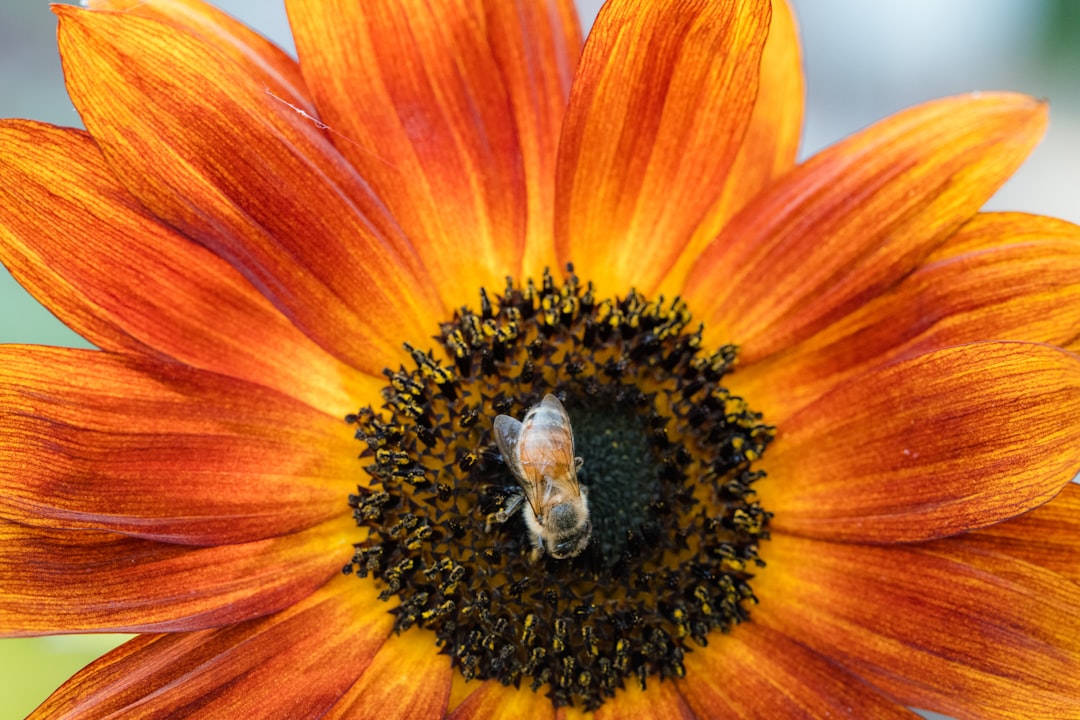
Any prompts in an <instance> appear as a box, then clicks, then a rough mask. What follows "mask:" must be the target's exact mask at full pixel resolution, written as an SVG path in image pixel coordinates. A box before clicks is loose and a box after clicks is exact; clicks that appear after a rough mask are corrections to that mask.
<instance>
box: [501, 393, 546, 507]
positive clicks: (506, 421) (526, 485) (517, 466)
mask: <svg viewBox="0 0 1080 720" xmlns="http://www.w3.org/2000/svg"><path fill="white" fill-rule="evenodd" d="M524 427H525V426H524V424H522V422H521V421H520V420H515V419H514V418H512V417H510V416H509V415H499V416H498V417H496V418H495V424H494V426H493V429H494V432H495V444H496V445H498V446H499V452H500V453H502V456H503V460H505V461H506V465H507V467H509V468H510V472H512V473H513V474H514V478H515V479H516V480H517V481H518V485H520V486H521V489H522V490H524V491H525V499H526V500H528V501H529V505H531V506H532V509H533V512H534V513H540V512H542V510H543V493H544V488H543V487H541V484H540V483H537V482H536V479H535V477H534V476H535V473H529V472H526V471H525V468H524V467H522V465H521V457H520V456H519V455H518V440H519V439H520V438H521V430H522V428H524Z"/></svg>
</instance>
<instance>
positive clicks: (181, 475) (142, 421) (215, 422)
mask: <svg viewBox="0 0 1080 720" xmlns="http://www.w3.org/2000/svg"><path fill="white" fill-rule="evenodd" d="M0 419H2V422H0V428H2V431H0V514H2V515H3V516H5V517H7V518H8V519H12V520H15V521H18V522H21V523H25V524H31V525H45V526H57V525H59V526H62V527H82V528H97V529H101V530H111V531H115V532H121V533H125V534H129V535H134V536H137V537H144V538H147V539H152V540H163V541H167V542H178V543H186V544H195V545H218V544H223V543H236V542H249V541H252V540H259V539H263V538H268V537H274V536H276V535H281V534H284V533H288V532H294V531H296V530H300V529H303V528H307V527H311V526H312V525H315V524H316V523H318V522H321V521H323V520H327V519H329V518H332V517H336V516H337V515H338V514H339V513H341V511H342V510H343V509H344V508H345V500H346V495H347V493H348V492H349V489H350V488H351V487H355V486H356V482H357V480H358V478H360V477H362V475H361V474H360V473H358V472H357V466H356V463H357V461H356V454H357V449H356V443H355V441H354V440H352V439H351V433H350V431H349V429H348V426H347V425H346V424H345V423H344V421H343V420H341V419H339V418H334V417H330V416H328V415H324V414H321V413H317V412H315V411H314V410H312V409H311V408H309V407H308V406H307V405H303V404H301V403H299V402H297V401H296V400H293V399H291V398H288V397H286V396H284V395H280V394H278V393H276V392H273V391H270V390H267V389H265V388H261V387H259V386H257V385H249V384H247V383H244V382H241V381H238V380H234V379H232V378H227V377H223V376H220V375H214V374H211V373H207V372H204V371H200V370H193V369H191V368H188V367H184V366H182V365H177V364H175V363H166V364H162V363H157V362H153V361H149V360H135V359H131V358H124V357H121V356H116V355H111V354H109V353H104V352H98V351H94V350H71V349H67V348H45V347H35V346H18V345H5V346H0Z"/></svg>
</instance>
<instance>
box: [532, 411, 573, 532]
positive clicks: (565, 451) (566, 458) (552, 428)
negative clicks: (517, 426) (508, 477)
mask: <svg viewBox="0 0 1080 720" xmlns="http://www.w3.org/2000/svg"><path fill="white" fill-rule="evenodd" d="M522 432H524V433H525V434H526V442H524V443H521V444H520V447H519V458H518V462H520V463H521V466H522V468H523V469H524V470H525V471H526V474H527V475H529V476H530V477H532V478H534V484H536V485H537V487H536V488H535V495H534V494H531V493H527V494H529V495H530V497H529V500H530V502H532V503H533V509H534V510H538V509H539V508H543V507H547V506H548V505H550V504H551V503H552V502H553V500H554V499H555V496H564V497H565V498H566V499H569V498H574V497H579V496H580V495H581V486H580V485H579V484H578V481H577V461H576V459H575V458H574V433H573V430H571V428H570V416H569V415H567V413H566V408H564V407H563V404H562V403H561V402H559V398H557V397H555V396H554V395H550V394H549V395H545V396H544V399H543V401H542V402H541V403H540V404H539V405H537V406H536V407H535V408H533V409H532V410H530V411H529V413H528V414H527V415H526V416H525V422H524V423H523V429H522ZM537 515H540V512H539V511H538V512H537Z"/></svg>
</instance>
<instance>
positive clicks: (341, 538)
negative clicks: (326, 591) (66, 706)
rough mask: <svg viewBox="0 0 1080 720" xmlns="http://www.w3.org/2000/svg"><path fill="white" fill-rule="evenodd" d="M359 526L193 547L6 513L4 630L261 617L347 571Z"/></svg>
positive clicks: (346, 521) (207, 624)
mask: <svg viewBox="0 0 1080 720" xmlns="http://www.w3.org/2000/svg"><path fill="white" fill-rule="evenodd" d="M350 526H351V527H352V529H353V530H354V531H355V527H356V525H355V523H353V522H352V518H351V517H349V516H348V515H347V514H345V515H344V516H343V518H340V519H338V520H333V521H330V522H329V523H325V524H323V525H320V526H316V527H315V528H312V529H311V530H306V531H304V532H301V533H296V534H294V535H284V536H281V537H276V538H272V539H270V540H261V541H258V542H253V543H244V544H240V545H220V546H217V547H206V548H191V547H187V546H183V545H174V544H170V543H160V542H153V541H150V540H141V539H139V538H133V537H128V536H125V535H117V534H115V533H107V532H99V531H96V530H66V529H65V530H57V529H53V528H40V527H31V526H27V525H19V524H16V523H11V522H8V521H5V520H0V542H2V543H3V548H4V552H3V553H2V554H0V587H3V599H2V600H0V634H3V635H5V636H9V637H11V636H21V635H47V634H50V633H59V632H177V631H186V630H202V629H205V628H211V627H219V626H222V625H227V624H229V623H236V622H242V621H245V620H250V619H252V618H257V617H262V616H264V615H268V614H270V613H273V612H277V611H278V610H281V609H283V608H287V607H289V606H290V605H292V604H294V603H296V602H298V601H300V600H302V599H304V598H306V597H307V596H308V595H310V594H311V593H313V592H314V591H315V590H317V589H318V588H319V587H320V586H321V585H323V584H324V583H325V582H326V581H327V580H329V579H330V578H331V577H333V576H334V575H336V574H340V572H341V566H342V565H344V564H345V562H347V561H348V559H349V558H350V557H351V556H352V541H353V540H354V539H355V538H353V537H352V535H351V534H350V532H349V530H350Z"/></svg>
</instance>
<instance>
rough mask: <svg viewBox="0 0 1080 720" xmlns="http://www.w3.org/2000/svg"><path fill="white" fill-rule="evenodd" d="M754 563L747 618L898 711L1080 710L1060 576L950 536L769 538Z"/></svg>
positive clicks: (1073, 603) (1078, 635) (1075, 634)
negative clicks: (832, 665) (870, 542)
mask: <svg viewBox="0 0 1080 720" xmlns="http://www.w3.org/2000/svg"><path fill="white" fill-rule="evenodd" d="M762 557H763V558H764V559H765V560H766V562H768V566H767V567H766V569H765V570H763V571H762V572H761V574H760V575H759V576H758V577H757V578H755V580H754V581H753V585H754V593H755V594H756V595H757V596H758V598H759V599H760V605H759V606H758V607H756V608H755V609H754V610H753V612H752V620H751V622H753V623H761V624H764V625H766V626H768V627H770V628H773V629H778V630H780V631H781V632H783V633H784V634H786V635H788V636H790V637H791V638H793V639H794V640H795V641H797V642H799V643H801V644H802V645H805V646H806V647H810V648H813V649H814V650H816V651H818V652H820V653H822V654H825V655H827V656H828V657H830V658H832V659H833V660H834V661H835V662H837V663H839V664H841V665H843V666H845V667H847V668H849V669H851V671H852V672H854V673H856V674H858V675H860V676H862V677H863V678H865V679H866V680H867V681H868V682H870V683H872V684H873V685H876V686H877V687H879V688H881V690H882V691H883V692H885V693H887V694H888V695H890V696H892V697H893V698H895V699H896V700H898V701H899V702H901V703H903V704H905V705H909V706H913V707H919V708H925V709H928V710H933V711H936V712H942V713H945V714H947V715H952V716H956V717H964V718H969V717H979V718H1034V717H1045V718H1064V717H1076V716H1077V714H1078V712H1080V703H1078V701H1077V698H1080V617H1078V616H1077V613H1076V608H1077V607H1078V604H1080V587H1078V586H1077V585H1076V584H1074V583H1072V582H1069V581H1068V580H1066V579H1064V578H1062V577H1060V576H1059V575H1056V574H1054V573H1052V572H1050V571H1048V570H1045V569H1043V568H1039V567H1036V566H1033V565H1028V564H1026V563H1023V562H1021V561H1019V560H1015V559H1013V558H1009V557H1008V556H1005V555H999V554H994V553H985V552H984V553H977V552H975V551H972V550H971V549H969V548H965V547H964V546H963V544H962V543H956V542H955V541H954V540H953V539H949V540H944V541H940V542H935V543H928V544H926V545H923V546H918V545H916V546H895V545H894V546H888V547H880V546H859V545H848V544H835V543H825V542H817V541H814V540H807V539H800V538H795V537H790V536H779V537H774V538H773V540H772V541H771V542H769V543H767V544H766V545H765V546H763V548H762ZM738 632H739V630H738V629H736V630H735V633H736V634H737V633H738Z"/></svg>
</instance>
